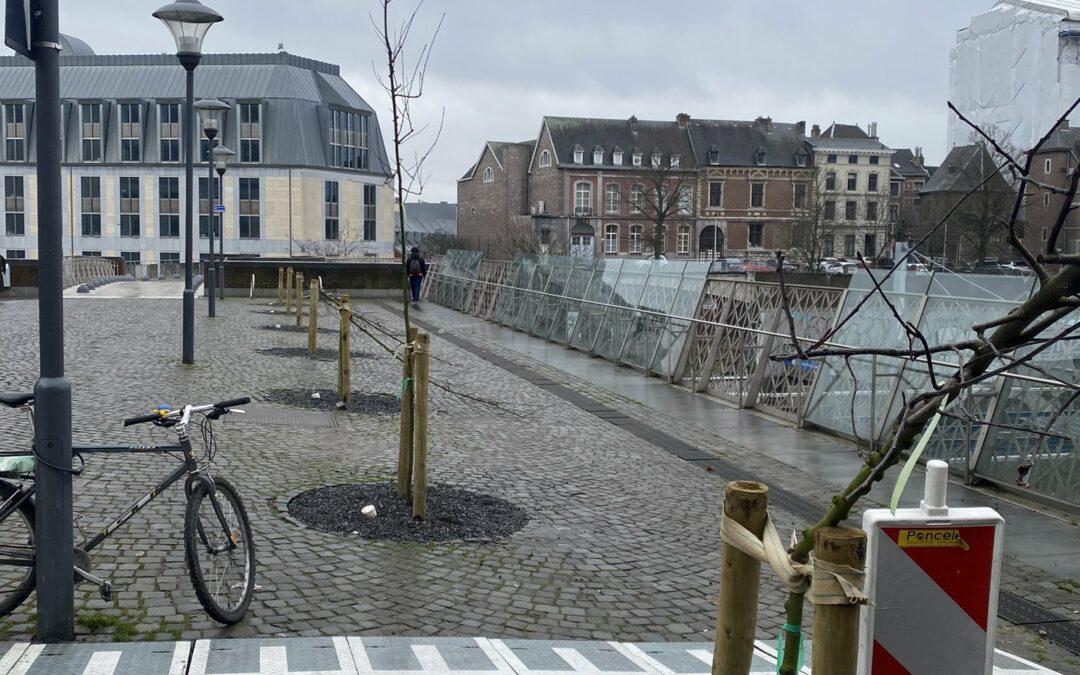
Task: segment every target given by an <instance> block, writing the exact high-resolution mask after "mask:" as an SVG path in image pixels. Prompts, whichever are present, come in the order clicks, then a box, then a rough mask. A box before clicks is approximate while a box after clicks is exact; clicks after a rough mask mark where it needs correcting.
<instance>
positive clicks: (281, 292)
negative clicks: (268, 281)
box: [277, 267, 285, 305]
mask: <svg viewBox="0 0 1080 675" xmlns="http://www.w3.org/2000/svg"><path fill="white" fill-rule="evenodd" d="M277 303H278V304H279V305H284V304H285V268H284V267H279V268H277Z"/></svg>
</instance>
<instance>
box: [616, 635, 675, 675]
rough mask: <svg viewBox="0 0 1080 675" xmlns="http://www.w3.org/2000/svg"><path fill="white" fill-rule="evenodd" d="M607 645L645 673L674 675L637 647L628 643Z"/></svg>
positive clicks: (669, 669) (673, 672)
mask: <svg viewBox="0 0 1080 675" xmlns="http://www.w3.org/2000/svg"><path fill="white" fill-rule="evenodd" d="M608 644H609V645H611V646H612V647H614V648H615V650H616V651H618V652H619V653H620V654H622V655H623V656H625V657H626V658H628V659H630V660H631V661H632V662H633V663H634V665H636V666H637V667H639V668H641V669H642V670H644V671H645V672H654V673H660V675H675V671H674V670H672V669H671V668H668V667H667V666H665V665H664V664H662V663H660V662H659V661H657V660H656V659H654V658H653V657H651V656H649V655H648V654H646V653H645V652H643V651H642V650H641V648H640V647H638V646H637V645H634V644H630V643H629V642H608Z"/></svg>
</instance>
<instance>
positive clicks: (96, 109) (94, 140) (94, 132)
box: [79, 103, 101, 162]
mask: <svg viewBox="0 0 1080 675" xmlns="http://www.w3.org/2000/svg"><path fill="white" fill-rule="evenodd" d="M79 110H80V113H79V115H80V121H81V124H80V125H79V129H80V131H81V133H82V161H84V162H100V161H101V104H100V103H83V104H82V105H81V106H79Z"/></svg>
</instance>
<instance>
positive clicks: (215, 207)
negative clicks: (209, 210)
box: [214, 204, 225, 213]
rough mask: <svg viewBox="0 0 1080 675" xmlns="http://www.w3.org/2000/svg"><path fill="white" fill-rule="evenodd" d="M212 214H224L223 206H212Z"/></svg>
mask: <svg viewBox="0 0 1080 675" xmlns="http://www.w3.org/2000/svg"><path fill="white" fill-rule="evenodd" d="M214 213H225V205H224V204H214Z"/></svg>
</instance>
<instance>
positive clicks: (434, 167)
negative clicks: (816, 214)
mask: <svg viewBox="0 0 1080 675" xmlns="http://www.w3.org/2000/svg"><path fill="white" fill-rule="evenodd" d="M163 2H164V0H108V2H87V1H86V0H61V2H60V4H61V7H62V16H61V30H62V31H63V32H65V33H70V34H72V35H75V36H76V37H79V38H82V39H83V40H85V41H87V42H88V43H89V44H90V46H91V47H93V48H94V50H95V51H96V52H97V53H98V54H110V53H146V52H164V51H172V50H173V46H172V40H171V39H170V38H169V37H168V34H167V32H166V30H165V28H164V27H163V26H162V25H161V24H159V23H158V22H157V21H156V20H154V19H153V18H151V16H150V14H151V13H152V12H153V10H155V9H157V7H158V5H159V4H163ZM205 4H209V5H210V6H212V7H214V8H215V9H217V10H218V11H219V12H221V13H222V15H223V16H224V17H225V21H224V22H223V23H221V24H219V25H218V26H215V27H214V28H213V29H212V30H211V32H210V34H209V36H208V38H207V42H206V45H205V49H206V50H207V51H210V52H222V51H231V52H236V51H239V52H271V51H275V50H276V49H277V45H278V43H284V45H285V49H286V50H287V51H289V52H291V53H294V54H299V55H302V56H306V57H310V58H314V59H319V60H322V61H329V62H332V63H337V64H339V65H341V67H342V74H343V75H344V76H345V78H346V79H347V80H348V81H349V83H350V84H351V85H352V86H353V87H354V88H355V89H356V90H357V91H358V92H359V93H360V95H361V96H363V97H364V98H365V99H366V100H367V101H368V103H370V104H371V105H372V106H373V107H374V108H375V110H376V111H377V112H378V114H379V118H380V122H381V123H382V127H383V132H384V137H388V133H389V125H390V116H389V112H388V101H387V96H386V94H385V93H384V92H383V91H382V90H381V89H380V88H379V86H378V84H377V83H376V82H375V80H374V77H373V75H372V67H373V64H374V65H375V67H376V68H379V67H384V65H385V64H384V61H383V59H384V58H385V56H384V55H383V54H380V51H379V50H380V45H379V44H378V42H377V38H376V36H375V34H374V31H373V29H372V27H371V24H370V21H369V19H368V14H369V12H375V11H378V4H379V3H378V2H377V1H376V0H206V2H205ZM993 4H994V0H947V1H942V0H904V1H903V2H897V1H895V0H826V1H824V2H807V1H806V0H682V1H681V2H672V1H670V0H666V1H665V0H427V2H426V4H425V5H424V7H423V8H422V10H421V18H420V20H419V22H418V24H417V26H416V28H415V29H414V32H415V38H416V41H415V47H419V45H420V43H421V42H422V41H423V40H424V39H425V37H426V35H427V34H428V33H429V32H430V30H431V28H432V27H433V26H434V23H435V22H436V21H437V20H438V19H439V17H440V16H442V15H443V14H444V13H445V20H444V23H443V27H442V31H441V33H440V34H439V37H438V40H437V41H436V43H435V51H434V56H433V58H432V60H431V66H430V69H429V73H428V87H427V91H426V92H425V97H424V99H423V100H422V101H421V102H420V103H419V104H418V108H417V116H418V117H423V118H425V119H426V120H429V121H432V122H433V123H435V124H437V122H438V119H439V116H440V115H441V114H442V111H443V110H445V129H444V132H443V135H442V139H441V140H440V142H439V145H438V147H437V149H436V151H435V153H434V154H433V155H432V156H431V157H430V159H429V161H428V165H427V166H428V170H427V173H428V174H429V176H430V178H429V181H428V183H427V187H426V190H425V194H424V196H423V199H424V200H425V201H439V200H449V201H455V200H456V187H455V185H456V181H457V178H459V177H460V176H461V175H462V174H463V173H464V172H465V171H466V169H467V168H468V167H469V165H470V164H472V163H473V162H474V161H475V160H476V158H477V157H478V156H479V153H480V151H481V149H482V147H483V146H482V144H483V142H484V141H485V140H501V141H522V140H527V139H531V138H534V137H535V135H536V132H537V130H538V129H539V125H540V120H541V118H542V117H543V116H544V115H566V116H588V117H611V118H626V117H629V116H630V115H634V114H636V115H637V116H638V117H639V118H642V119H664V120H668V119H672V120H673V119H674V118H675V115H676V113H679V112H686V113H689V114H690V115H691V116H693V117H699V118H714V119H753V118H755V117H757V116H758V115H770V116H772V118H773V119H775V120H777V121H782V122H796V121H798V120H806V121H807V123H808V125H812V124H814V123H818V124H821V125H822V126H825V125H827V124H829V123H831V122H832V121H834V120H836V121H844V122H852V123H858V124H861V125H863V126H865V124H866V123H867V122H870V121H876V122H878V129H879V135H880V136H881V139H882V141H883V142H885V143H886V144H887V145H890V146H892V147H911V146H915V145H922V146H924V147H925V148H926V153H927V161H928V162H930V163H937V162H940V160H941V159H942V157H943V156H944V154H945V133H946V108H945V102H946V97H947V96H948V69H949V48H950V47H952V46H953V44H954V43H955V40H956V30H957V29H958V28H961V27H964V26H966V25H967V24H968V22H969V19H970V18H971V16H972V15H974V14H976V13H979V12H982V11H984V10H986V9H988V8H990V7H991V6H992V5H993ZM393 6H396V7H395V11H396V12H397V13H398V15H399V16H400V15H402V14H404V13H405V12H407V11H408V10H411V8H412V7H413V6H414V0H395V2H394V5H392V7H393ZM414 51H415V50H414ZM196 77H198V74H197V73H196Z"/></svg>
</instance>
